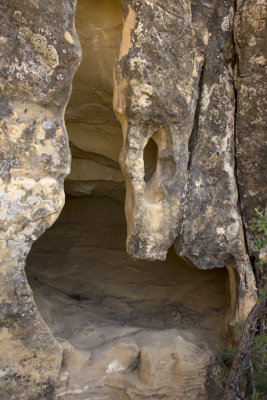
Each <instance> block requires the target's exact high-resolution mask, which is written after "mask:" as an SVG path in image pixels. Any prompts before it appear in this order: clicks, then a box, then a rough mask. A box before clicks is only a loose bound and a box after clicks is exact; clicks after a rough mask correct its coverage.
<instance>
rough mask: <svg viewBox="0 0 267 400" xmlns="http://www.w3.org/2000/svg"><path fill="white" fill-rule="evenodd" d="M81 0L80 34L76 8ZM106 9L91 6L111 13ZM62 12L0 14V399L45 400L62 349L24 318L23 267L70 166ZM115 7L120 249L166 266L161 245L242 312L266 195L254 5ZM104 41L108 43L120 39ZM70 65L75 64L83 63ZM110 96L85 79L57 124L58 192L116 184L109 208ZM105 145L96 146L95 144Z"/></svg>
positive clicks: (260, 10)
mask: <svg viewBox="0 0 267 400" xmlns="http://www.w3.org/2000/svg"><path fill="white" fill-rule="evenodd" d="M80 1H81V3H80V4H82V5H83V6H84V8H85V13H84V19H85V20H84V21H83V20H82V21H81V24H84V25H85V27H86V21H87V17H86V15H87V14H86V12H87V11H86V8H87V5H86V2H85V0H80ZM88 3H90V2H89V0H88ZM101 3H102V2H101ZM107 3H108V2H107V1H103V7H111V6H110V4H107ZM92 4H93V3H92ZM95 4H100V3H95ZM75 6H76V2H75V1H74V0H60V1H57V2H55V1H53V0H45V1H41V0H30V1H26V0H13V1H12V4H10V1H9V0H3V1H2V2H1V5H0V18H1V26H0V45H1V60H0V76H1V82H0V97H1V109H0V113H1V116H0V117H1V118H0V129H1V135H0V143H1V144H0V152H1V160H0V177H1V193H0V196H1V209H0V222H1V236H0V239H1V244H0V255H1V269H0V274H1V280H0V288H1V291H0V309H1V314H2V316H1V319H2V320H1V330H0V341H1V357H0V360H1V365H0V368H1V369H0V377H1V388H0V391H1V396H2V398H3V399H5V398H8V399H17V398H20V399H22V400H23V399H37V398H40V399H42V398H47V399H50V398H51V399H52V398H53V397H54V391H55V385H56V381H57V377H58V375H59V371H60V365H61V352H62V349H61V347H60V346H59V344H58V343H57V342H56V341H55V339H54V338H53V336H52V334H51V332H50V330H49V328H48V327H47V326H46V325H45V324H44V322H43V321H42V319H41V317H40V315H39V313H38V310H37V309H36V306H35V304H34V302H33V298H32V294H31V290H30V288H29V286H28V283H27V280H26V278H25V274H24V264H25V259H26V256H27V254H28V252H29V251H30V248H31V245H32V243H33V242H34V241H35V240H37V239H38V237H39V236H40V235H41V234H42V233H43V232H44V231H45V230H46V229H47V228H48V227H49V226H51V225H52V224H53V222H54V221H55V219H56V218H57V217H58V215H59V213H60V210H61V208H62V206H63V204H64V189H63V181H64V178H65V177H66V175H67V174H68V173H69V170H70V151H69V146H68V137H67V133H66V129H65V125H64V111H65V107H66V105H67V102H68V99H69V96H70V93H71V83H72V78H73V75H74V72H75V71H76V69H77V67H78V64H79V61H80V59H81V48H80V44H79V41H78V37H77V34H76V31H75V28H74V17H75ZM121 6H122V11H123V22H124V23H123V30H122V38H121V43H120V48H119V52H118V55H117V59H116V62H115V68H114V109H115V113H116V116H117V118H118V119H119V121H120V122H121V125H122V130H123V146H122V151H121V154H120V164H121V168H122V172H123V174H124V179H125V182H126V202H125V204H126V216H127V224H128V238H127V251H128V252H129V254H131V255H133V256H134V257H137V258H146V259H152V260H153V259H164V258H165V256H166V253H167V250H168V248H169V247H170V246H171V245H172V244H173V243H174V242H175V248H176V252H177V254H179V255H181V256H183V257H184V258H185V259H186V260H188V261H189V262H191V263H192V264H194V265H195V266H197V267H199V268H202V269H209V268H214V267H218V268H221V267H224V266H227V268H228V270H229V276H230V280H231V288H232V315H231V318H232V322H234V321H236V320H240V319H243V318H244V317H245V316H246V315H247V313H248V311H249V309H250V308H251V306H252V304H253V302H254V301H255V279H254V275H253V268H252V265H251V261H250V258H249V255H252V252H253V236H251V235H252V233H251V232H249V230H248V225H249V221H250V219H251V217H252V215H253V208H254V207H255V206H258V205H261V206H263V205H264V196H265V190H264V182H265V180H264V179H265V178H264V177H265V175H264V164H265V163H266V156H265V154H266V152H264V151H265V144H266V140H265V141H264V138H265V135H266V115H265V113H264V111H265V105H266V45H265V44H266V9H267V4H266V0H245V1H237V3H235V2H234V1H233V0H226V1H224V2H221V1H219V0H217V1H216V0H205V1H198V0H192V1H189V0H179V1H176V0H167V1H166V0H164V1H163V0H144V1H140V0H122V2H121ZM111 8H112V7H111ZM105 9H106V8H105ZM113 11H114V9H112V10H111V11H110V12H113ZM117 11H118V10H117ZM97 15H99V14H96V19H95V22H96V23H97V18H98V17H97ZM114 15H115V14H114ZM116 15H118V13H116ZM114 18H115V17H114ZM120 23H121V22H120V21H119V20H118V24H120ZM80 30H81V32H83V29H82V27H80ZM114 32H115V34H114V35H115V39H114V40H115V42H116V43H118V35H119V30H115V31H114ZM108 37H110V35H108ZM82 41H83V36H82V33H81V42H82ZM100 42H101V40H100ZM99 51H100V50H99ZM110 51H111V53H112V54H113V55H114V54H115V52H116V51H115V49H112V50H110ZM107 54H109V51H108V52H107ZM109 57H110V56H109V55H108V56H107V59H108V60H110V58H109ZM112 57H113V56H112ZM83 60H84V62H85V63H86V62H89V60H90V57H89V55H86V54H85V55H84V58H83ZM107 64H108V67H107V68H108V69H109V70H110V69H111V67H112V63H110V62H109V61H108V62H107ZM84 65H85V64H84ZM98 68H99V66H98V65H96V66H94V67H93V68H92V72H95V71H96V70H97V69H98ZM103 72H105V68H104V69H103ZM79 73H80V74H83V69H81V70H80V72H79ZM86 76H87V78H88V75H87V74H86ZM77 77H78V75H77ZM77 79H78V78H77ZM91 79H92V80H93V81H94V83H96V82H97V85H100V86H101V87H100V90H99V92H97V91H96V90H95V89H96V87H94V85H92V84H91ZM89 81H90V82H89ZM87 86H88V87H89V86H90V90H88V91H87V89H85V88H86V87H87ZM97 90H98V89H97ZM103 90H104V91H105V90H106V91H107V95H105V96H103V95H102V96H101V91H103ZM89 93H90V99H88V98H87V96H89ZM92 95H94V96H96V97H95V99H94V98H92ZM111 95H112V82H111V78H110V75H107V76H106V77H105V76H104V75H103V79H102V80H101V82H98V78H97V74H96V75H95V76H94V73H92V75H89V78H88V80H86V79H85V80H84V81H83V84H82V88H81V89H80V90H79V91H78V92H77V93H75V91H74V92H73V96H74V97H73V103H72V101H71V102H70V104H69V108H68V112H67V114H66V119H67V123H68V125H69V134H70V139H71V142H72V150H73V154H74V159H73V167H74V168H73V170H72V172H71V175H70V177H69V182H68V183H67V185H68V186H66V187H68V188H69V189H68V190H69V191H70V192H71V193H81V192H84V193H87V194H88V193H92V190H93V189H94V190H97V191H99V192H102V193H107V192H112V191H113V192H116V190H117V189H118V191H119V192H120V193H119V195H118V197H119V198H121V197H122V194H123V181H124V179H123V178H122V176H121V173H120V170H119V169H118V149H119V147H120V144H121V143H122V138H121V137H120V128H119V125H118V124H117V122H115V120H114V117H113V115H112V113H111V109H110V101H111V100H110V99H111ZM75 96H76V100H75ZM99 98H102V100H101V101H104V103H102V102H99ZM105 101H107V104H105ZM92 103H94V104H95V108H92ZM84 104H85V105H87V106H86V107H85V108H84ZM88 104H89V106H88ZM98 111H99V116H98ZM91 115H92V117H91ZM94 119H95V120H94ZM77 121H78V122H80V124H79V127H80V128H81V130H80V131H79V133H78V134H77V135H76V133H75V129H76V128H75V123H76V122H77ZM92 121H93V122H92ZM103 121H104V123H103ZM87 123H89V125H90V124H91V125H92V126H93V127H94V128H95V126H96V124H100V125H101V124H102V128H103V129H102V133H101V134H98V133H97V134H96V133H95V131H94V130H92V129H89V130H90V134H89V135H87V133H86V132H85V131H86V130H88V129H87ZM107 125H108V127H110V128H111V129H110V131H109V132H106V133H105V130H106V128H105V126H107ZM91 128H92V127H91ZM72 129H73V130H72ZM109 135H110V136H109ZM95 136H97V140H95ZM149 139H151V140H153V141H154V142H155V144H156V147H157V159H155V157H153V156H152V157H151V162H150V164H151V166H150V168H152V171H154V173H153V174H150V176H149V174H148V177H146V179H144V178H145V166H144V150H145V149H146V145H147V143H148V142H149ZM106 140H109V141H110V145H106V144H105V145H104V144H103V146H102V142H103V143H104V142H105V141H106ZM94 146H95V147H94ZM153 146H154V145H153ZM154 147H155V146H154ZM92 153H93V155H92ZM95 154H97V156H96V155H95ZM153 163H154V166H153ZM99 164H101V165H102V167H101V168H102V169H101V168H100V167H99ZM94 169H95V170H96V174H97V176H95V175H94V176H93V177H92V171H93V170H94ZM89 171H90V172H89ZM111 172H112V173H111ZM84 173H85V175H84ZM87 174H88V175H87ZM107 177H109V178H107ZM76 181H77V182H79V184H80V186H79V185H78V186H79V187H78V186H77V185H76V183H77V182H76ZM92 181H93V183H92ZM103 181H105V184H103ZM73 182H74V183H75V185H74V186H73ZM81 182H87V186H86V185H84V184H83V183H82V184H81ZM96 182H97V183H96ZM99 182H100V183H99ZM106 182H110V183H109V186H108V185H107V184H106ZM85 186H86V188H85ZM96 187H97V189H95V188H96ZM92 188H93V189H92ZM114 188H115V189H114Z"/></svg>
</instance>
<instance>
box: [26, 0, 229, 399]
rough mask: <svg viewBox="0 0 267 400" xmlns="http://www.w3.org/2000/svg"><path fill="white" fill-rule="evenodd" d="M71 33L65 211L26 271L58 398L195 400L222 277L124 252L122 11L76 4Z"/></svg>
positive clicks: (221, 337)
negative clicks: (117, 97)
mask: <svg viewBox="0 0 267 400" xmlns="http://www.w3.org/2000/svg"><path fill="white" fill-rule="evenodd" d="M76 29H77V33H78V35H79V39H80V42H81V46H82V50H83V58H82V62H81V65H80V68H79V70H78V72H77V73H76V75H75V77H74V81H73V89H72V95H71V98H70V101H69V104H68V107H67V110H66V114H65V122H66V126H67V130H68V134H69V140H70V149H71V152H72V164H71V172H70V174H69V175H68V177H67V179H66V181H65V193H66V204H65V207H64V209H63V211H62V213H61V215H60V217H59V219H58V220H57V222H56V223H55V224H54V225H53V226H52V227H51V228H50V229H49V230H47V232H46V233H45V234H44V235H43V236H41V238H40V239H39V240H38V241H37V242H36V243H35V244H34V245H33V247H32V250H31V252H30V254H29V256H28V258H27V268H26V274H27V279H28V281H29V283H30V286H31V288H32V290H33V294H34V299H35V302H36V305H37V307H38V310H39V311H40V313H41V315H42V317H43V319H44V321H45V322H46V324H47V325H48V326H49V327H50V329H51V331H52V333H53V335H54V337H55V338H56V339H57V340H58V341H59V342H60V343H61V344H62V346H63V349H64V352H63V363H62V368H61V372H60V380H59V382H60V384H59V388H58V392H57V396H58V398H64V399H85V398H86V399H101V400H110V399H114V400H115V399H116V400H117V399H121V400H124V399H125V400H127V399H144V398H146V399H154V398H155V396H161V397H160V398H164V399H177V398H181V399H190V400H193V399H196V400H200V399H202V398H203V399H204V398H205V384H206V379H207V370H208V366H209V365H210V363H211V360H212V358H213V356H214V355H215V354H216V351H217V349H218V348H219V347H221V346H222V345H223V343H224V342H225V340H226V334H227V331H226V326H227V315H228V311H229V305H230V299H229V288H228V275H227V271H226V269H225V268H221V269H211V270H208V271H202V270H199V269H197V268H194V267H193V266H190V265H188V264H186V263H185V261H183V260H182V258H179V257H178V256H177V255H176V254H175V252H174V249H173V247H172V248H171V249H170V250H169V252H168V255H167V258H166V261H154V262H151V261H142V260H134V259H132V258H130V257H129V256H128V255H127V253H126V250H125V240H126V221H125V216H124V205H123V202H124V196H125V182H124V177H123V175H122V172H121V170H120V166H119V152H120V149H121V146H122V131H121V126H120V124H119V122H118V121H117V120H116V118H115V116H114V113H113V108H112V96H113V79H112V69H113V64H114V59H115V56H116V53H117V50H118V46H119V42H120V38H121V31H122V12H121V8H120V4H119V2H118V1H115V0H112V1H111V0H101V1H99V0H92V1H88V0H79V1H78V5H77V10H76ZM164 135H165V134H164V132H163V131H158V132H155V133H154V134H153V138H150V139H149V140H148V141H147V144H146V146H145V147H144V151H143V159H144V181H145V185H146V187H145V198H146V200H147V201H148V203H152V204H153V203H156V202H157V201H158V199H157V198H153V195H154V194H155V188H154V187H153V185H154V183H153V182H154V181H155V182H156V183H155V184H157V181H156V180H155V177H156V175H157V173H161V172H162V171H160V170H159V169H160V168H162V169H163V173H164V168H165V167H164V165H165V164H164V161H165V160H164V143H163V142H164V137H165V136H164ZM162 137H163V139H161V138H162ZM162 143H163V144H162ZM161 147H163V156H162V157H161V156H159V153H160V151H161ZM160 154H162V153H160ZM159 157H161V158H162V159H161V160H160V165H159V160H158V159H159ZM169 161H170V160H168V162H169ZM166 171H167V173H168V172H169V171H171V168H169V167H168V168H166ZM151 187H152V189H151ZM188 382H190V385H188Z"/></svg>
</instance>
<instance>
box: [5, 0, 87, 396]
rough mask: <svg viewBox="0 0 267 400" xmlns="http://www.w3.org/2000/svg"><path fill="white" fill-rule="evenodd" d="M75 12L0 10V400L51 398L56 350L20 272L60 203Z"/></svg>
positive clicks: (16, 6) (38, 4) (46, 7)
mask: <svg viewBox="0 0 267 400" xmlns="http://www.w3.org/2000/svg"><path fill="white" fill-rule="evenodd" d="M73 14H74V4H73V3H72V2H58V3H55V2H54V1H50V0H48V1H46V2H43V1H38V0H36V1H31V2H28V1H24V0H18V1H16V0H15V1H12V4H11V3H10V2H9V1H2V2H1V5H0V18H1V26H0V43H1V60H0V76H1V82H0V98H1V107H0V126H1V127H0V129H1V134H0V152H1V160H0V187H1V194H0V202H1V203H0V257H1V268H0V310H1V326H0V376H1V381H0V398H1V399H10V400H13V399H14V400H15V399H21V400H31V399H37V398H46V399H49V398H53V397H54V394H55V385H56V382H57V379H58V376H59V371H60V366H61V359H62V348H61V346H60V345H59V343H58V342H57V341H56V340H55V339H54V337H53V336H52V334H51V331H50V329H49V328H48V326H47V325H46V324H45V323H44V322H43V320H42V319H41V317H40V315H39V312H38V310H37V308H36V305H35V303H34V301H33V298H32V292H31V289H30V287H29V285H28V282H27V279H26V277H25V273H24V263H25V258H26V256H27V254H28V252H29V250H30V247H31V245H32V243H33V242H34V241H35V240H36V239H37V238H38V237H39V236H40V235H41V234H42V233H43V232H44V231H45V230H46V229H47V228H48V227H49V226H50V225H51V224H52V223H53V222H54V221H55V220H56V218H57V216H58V215H59V213H60V211H61V208H62V206H63V204H64V189H63V182H64V178H65V176H66V175H67V173H68V172H69V164H70V153H69V149H68V137H67V133H66V130H65V125H64V119H63V117H64V108H65V105H66V103H67V101H68V97H69V94H70V88H71V81H72V77H73V74H74V72H75V70H76V68H77V65H78V62H79V58H80V51H79V45H78V39H77V37H76V33H75V30H74V26H73Z"/></svg>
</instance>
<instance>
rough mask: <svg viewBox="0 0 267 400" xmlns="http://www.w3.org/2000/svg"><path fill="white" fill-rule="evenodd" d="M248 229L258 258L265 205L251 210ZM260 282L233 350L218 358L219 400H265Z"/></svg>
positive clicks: (266, 240)
mask: <svg viewBox="0 0 267 400" xmlns="http://www.w3.org/2000/svg"><path fill="white" fill-rule="evenodd" d="M255 213H256V217H255V218H253V219H252V221H251V225H250V229H251V230H252V231H254V232H255V233H256V239H255V241H254V247H255V251H257V252H258V253H259V260H260V262H261V263H264V262H266V258H265V259H264V257H262V256H261V252H262V250H265V249H266V246H267V203H266V207H265V209H264V210H260V209H259V207H257V208H256V209H255ZM264 278H265V279H266V277H264V276H263V281H262V288H261V289H260V290H259V299H258V301H257V303H256V304H255V306H254V307H253V308H252V310H251V312H250V313H249V315H248V317H247V320H246V321H245V323H244V324H243V326H240V329H239V332H238V336H239V338H238V339H240V340H239V345H238V348H237V349H234V348H226V349H223V350H222V351H221V354H220V356H219V358H220V363H221V366H222V368H221V377H220V381H221V382H222V383H224V394H223V397H222V400H238V399H241V400H267V328H266V316H267V307H266V306H267V294H266V282H264Z"/></svg>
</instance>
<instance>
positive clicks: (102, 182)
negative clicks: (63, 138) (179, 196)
mask: <svg viewBox="0 0 267 400" xmlns="http://www.w3.org/2000/svg"><path fill="white" fill-rule="evenodd" d="M75 23H76V29H77V33H78V36H79V40H80V43H81V46H82V53H83V57H82V61H81V65H80V67H79V69H78V71H77V73H76V75H75V77H74V80H73V90H72V95H71V98H70V101H69V103H68V107H67V110H66V114H65V120H66V126H67V130H68V134H69V139H70V143H71V150H72V165H71V174H70V175H69V176H68V178H67V180H66V185H65V187H66V192H67V193H69V194H72V195H93V196H95V195H109V196H112V197H115V198H117V199H120V200H121V201H124V196H125V183H124V177H123V175H122V173H121V170H120V167H119V153H120V150H121V147H122V133H121V126H120V123H119V122H118V121H117V119H116V118H115V115H114V112H113V107H112V97H113V66H114V61H115V57H116V53H117V51H118V47H119V43H120V39H121V31H122V24H123V21H122V10H121V7H120V3H119V0H112V1H111V0H90V1H88V0H79V1H78V4H77V9H76V16H75Z"/></svg>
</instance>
